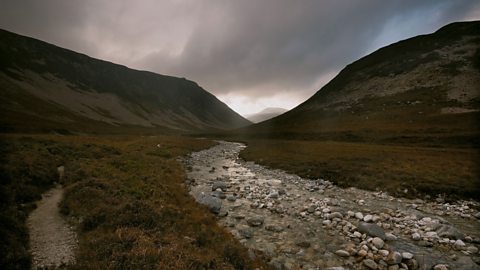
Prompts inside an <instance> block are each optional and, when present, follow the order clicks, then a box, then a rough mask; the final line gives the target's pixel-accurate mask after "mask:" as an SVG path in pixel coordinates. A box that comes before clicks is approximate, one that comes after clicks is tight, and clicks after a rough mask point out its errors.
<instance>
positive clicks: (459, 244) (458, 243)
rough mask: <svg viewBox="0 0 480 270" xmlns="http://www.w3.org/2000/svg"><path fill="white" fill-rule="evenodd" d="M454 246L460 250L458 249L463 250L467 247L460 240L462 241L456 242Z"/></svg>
mask: <svg viewBox="0 0 480 270" xmlns="http://www.w3.org/2000/svg"><path fill="white" fill-rule="evenodd" d="M454 245H455V247H456V248H458V249H462V248H464V247H465V243H464V242H463V241H462V240H460V239H459V240H457V241H455V244H454Z"/></svg>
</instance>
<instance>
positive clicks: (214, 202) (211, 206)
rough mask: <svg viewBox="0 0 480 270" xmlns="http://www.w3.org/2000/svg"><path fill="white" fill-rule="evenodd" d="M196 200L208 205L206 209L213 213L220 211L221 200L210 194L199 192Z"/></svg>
mask: <svg viewBox="0 0 480 270" xmlns="http://www.w3.org/2000/svg"><path fill="white" fill-rule="evenodd" d="M197 201H198V202H199V203H201V204H203V205H205V206H207V207H208V210H210V212H212V213H214V214H218V213H220V209H221V208H222V201H221V200H220V199H218V198H215V197H213V196H211V195H207V194H201V195H200V196H199V197H198V198H197Z"/></svg>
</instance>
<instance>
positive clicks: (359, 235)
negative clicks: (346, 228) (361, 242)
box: [353, 231, 362, 238]
mask: <svg viewBox="0 0 480 270" xmlns="http://www.w3.org/2000/svg"><path fill="white" fill-rule="evenodd" d="M353 236H355V237H356V238H362V234H361V233H360V232H357V231H355V232H354V233H353Z"/></svg>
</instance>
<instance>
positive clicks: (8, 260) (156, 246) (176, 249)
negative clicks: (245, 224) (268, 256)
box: [0, 135, 267, 269]
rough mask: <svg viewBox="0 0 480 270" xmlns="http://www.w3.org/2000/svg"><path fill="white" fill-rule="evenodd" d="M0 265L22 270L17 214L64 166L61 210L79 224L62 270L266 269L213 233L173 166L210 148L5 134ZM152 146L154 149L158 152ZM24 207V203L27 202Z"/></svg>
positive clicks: (23, 240) (24, 245) (24, 244)
mask: <svg viewBox="0 0 480 270" xmlns="http://www.w3.org/2000/svg"><path fill="white" fill-rule="evenodd" d="M1 139H2V140H1V141H2V146H3V147H2V157H4V162H2V185H1V191H2V195H4V194H9V195H10V196H2V200H3V201H2V208H1V215H0V218H1V223H0V226H1V227H0V233H1V234H2V235H1V237H2V239H6V241H2V244H1V246H0V248H1V250H0V251H1V254H2V258H1V261H0V268H1V269H29V267H30V264H31V258H30V255H29V254H28V234H27V229H26V228H25V226H24V224H25V218H26V216H27V215H28V213H29V211H31V210H32V209H33V205H34V204H33V202H34V201H35V200H37V199H39V196H40V194H41V193H42V192H43V191H45V190H46V189H48V188H49V187H50V186H52V184H53V182H54V181H55V180H58V175H57V173H56V167H57V166H59V165H64V166H65V168H66V169H65V176H64V178H63V179H62V183H63V185H64V186H66V193H65V198H64V200H63V201H62V203H61V212H62V213H63V214H64V215H66V216H67V217H68V218H69V220H71V221H72V222H73V223H75V225H76V226H77V228H78V234H79V249H78V251H77V263H76V264H75V265H73V266H70V267H69V268H70V269H254V268H260V269H266V268H267V266H266V265H265V263H264V262H263V259H262V258H263V257H262V255H261V254H257V255H258V256H257V257H256V258H255V259H251V258H250V257H249V255H248V252H247V250H246V248H244V247H243V246H242V245H241V244H240V243H239V242H237V241H236V240H235V239H234V238H233V236H232V235H231V234H229V233H228V232H227V231H226V230H224V229H223V228H221V227H219V226H218V225H217V223H216V218H215V217H214V216H213V215H212V214H210V213H209V212H208V209H206V208H205V207H203V206H201V205H199V204H197V203H196V202H195V201H194V200H193V199H192V197H191V196H189V194H188V190H187V187H186V186H185V184H184V178H185V175H184V170H183V166H182V165H181V164H180V162H179V161H178V160H177V158H178V157H179V156H183V155H185V154H187V153H189V152H192V151H197V150H200V149H203V148H206V147H209V146H211V145H212V144H213V143H212V142H210V141H207V140H196V139H191V138H182V137H169V136H148V137H141V136H136V137H133V136H130V137H129V136H117V137H113V136H108V137H107V136H91V137H87V136H53V135H52V136H50V135H45V136H43V135H42V136H40V135H35V136H34V135H28V136H26V135H23V136H21V135H3V136H2V138H1ZM157 145H159V147H158V146H157ZM27 204H28V205H29V206H28V207H27V206H26V205H27Z"/></svg>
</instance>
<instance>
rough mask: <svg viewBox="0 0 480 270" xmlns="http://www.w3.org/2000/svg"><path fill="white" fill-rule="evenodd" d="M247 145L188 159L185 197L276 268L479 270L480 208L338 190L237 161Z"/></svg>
mask: <svg viewBox="0 0 480 270" xmlns="http://www.w3.org/2000/svg"><path fill="white" fill-rule="evenodd" d="M244 148H245V145H242V144H239V143H229V142H221V143H220V144H219V145H217V146H215V147H213V148H210V149H207V150H204V151H201V152H196V153H193V154H192V155H191V157H190V159H188V160H187V161H186V165H187V167H188V168H189V169H190V171H189V173H188V177H189V180H188V184H189V186H190V191H191V194H192V195H193V196H194V197H195V198H197V200H198V201H199V202H200V203H203V204H206V205H207V206H208V207H209V208H210V209H211V211H212V212H215V213H217V214H218V217H219V220H218V222H219V223H220V224H221V225H223V226H225V227H226V228H227V229H229V230H230V231H231V232H232V234H233V235H235V236H236V237H237V238H238V239H239V240H240V242H242V243H243V244H244V245H245V246H247V247H248V248H252V249H257V250H261V251H263V252H264V253H266V254H267V255H269V256H270V257H271V258H272V261H271V264H272V265H274V266H275V267H276V268H277V269H295V267H302V269H336V270H340V269H379V270H381V269H385V270H387V269H432V268H433V267H434V266H436V267H437V268H435V269H447V268H445V267H447V266H448V269H469V270H470V269H480V266H479V264H480V254H479V247H480V212H479V211H478V209H480V203H479V202H476V201H458V202H456V203H445V202H442V201H436V202H427V201H423V200H420V199H416V200H408V199H400V198H395V197H392V196H390V195H388V194H386V193H383V192H381V191H379V192H371V191H365V190H359V189H355V188H348V189H343V188H340V187H337V186H335V185H333V184H332V183H331V182H329V181H327V180H323V179H304V178H301V177H299V176H297V175H291V174H287V173H285V172H283V171H281V170H271V169H268V168H265V167H262V166H259V165H257V164H254V163H252V162H244V161H242V160H241V159H239V157H238V154H239V152H240V151H241V150H242V149H244Z"/></svg>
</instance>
